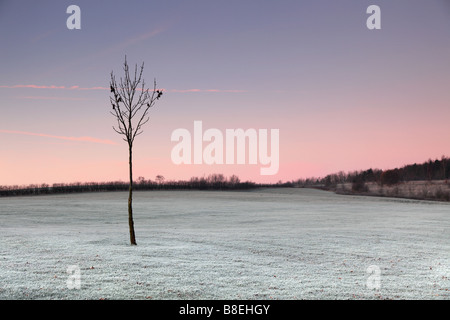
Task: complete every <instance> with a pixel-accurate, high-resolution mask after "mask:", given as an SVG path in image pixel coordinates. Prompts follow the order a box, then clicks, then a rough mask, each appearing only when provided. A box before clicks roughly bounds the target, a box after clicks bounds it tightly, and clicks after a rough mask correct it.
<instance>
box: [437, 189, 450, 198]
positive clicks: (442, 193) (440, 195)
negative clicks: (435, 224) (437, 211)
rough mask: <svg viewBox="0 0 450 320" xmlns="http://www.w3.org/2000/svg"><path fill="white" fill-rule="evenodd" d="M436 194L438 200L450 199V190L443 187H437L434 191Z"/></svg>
mask: <svg viewBox="0 0 450 320" xmlns="http://www.w3.org/2000/svg"><path fill="white" fill-rule="evenodd" d="M434 196H435V198H436V199H438V200H445V201H450V192H448V191H447V192H446V191H443V190H442V189H441V187H439V188H437V190H436V191H435V193H434Z"/></svg>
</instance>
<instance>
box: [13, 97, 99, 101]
mask: <svg viewBox="0 0 450 320" xmlns="http://www.w3.org/2000/svg"><path fill="white" fill-rule="evenodd" d="M18 98H19V99H27V100H55V101H86V100H91V99H87V98H75V97H45V96H23V97H18Z"/></svg>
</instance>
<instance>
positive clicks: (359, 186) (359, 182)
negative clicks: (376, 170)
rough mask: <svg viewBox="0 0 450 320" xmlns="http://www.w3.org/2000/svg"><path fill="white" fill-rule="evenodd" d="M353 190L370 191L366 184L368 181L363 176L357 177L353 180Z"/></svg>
mask: <svg viewBox="0 0 450 320" xmlns="http://www.w3.org/2000/svg"><path fill="white" fill-rule="evenodd" d="M352 191H353V192H368V191H369V188H368V187H367V186H366V183H365V182H364V180H363V179H361V178H355V179H354V180H353V182H352Z"/></svg>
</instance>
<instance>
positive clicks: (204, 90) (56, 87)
mask: <svg viewBox="0 0 450 320" xmlns="http://www.w3.org/2000/svg"><path fill="white" fill-rule="evenodd" d="M0 88H8V89H17V88H31V89H58V90H77V91H78V90H79V91H82V90H109V89H110V88H107V87H80V86H75V85H74V86H70V87H69V86H54V85H51V86H48V85H35V84H17V85H12V86H11V85H9V86H0ZM137 90H139V89H137ZM159 90H162V91H165V92H174V93H192V92H193V93H195V92H197V93H205V92H206V93H208V92H210V93H211V92H217V93H242V92H248V91H247V90H238V89H165V88H160V89H159Z"/></svg>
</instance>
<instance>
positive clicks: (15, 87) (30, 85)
mask: <svg viewBox="0 0 450 320" xmlns="http://www.w3.org/2000/svg"><path fill="white" fill-rule="evenodd" d="M0 88H7V89H18V88H30V89H65V90H109V88H106V87H86V88H83V87H80V86H71V87H66V86H54V85H52V86H48V85H36V84H16V85H13V86H11V85H10V86H0Z"/></svg>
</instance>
